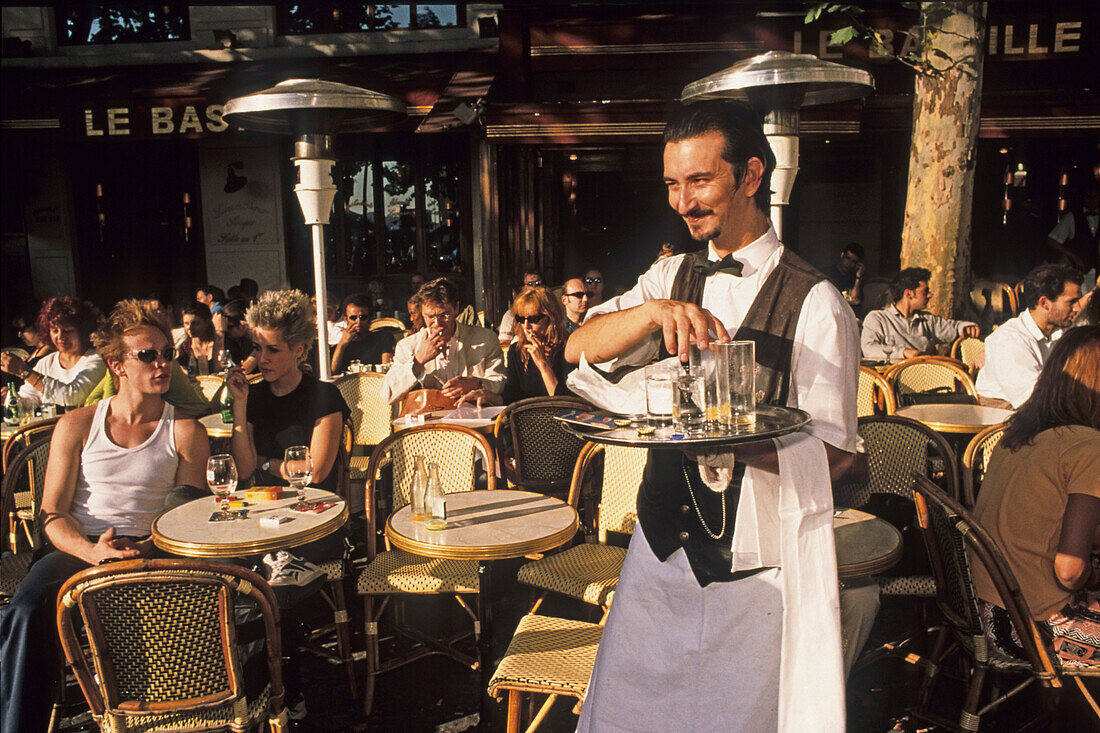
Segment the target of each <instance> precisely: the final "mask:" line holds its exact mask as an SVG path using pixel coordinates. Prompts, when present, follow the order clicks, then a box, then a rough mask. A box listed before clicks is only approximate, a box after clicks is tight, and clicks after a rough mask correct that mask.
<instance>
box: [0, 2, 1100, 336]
mask: <svg viewBox="0 0 1100 733" xmlns="http://www.w3.org/2000/svg"><path fill="white" fill-rule="evenodd" d="M74 7H77V6H60V5H59V6H51V7H19V8H9V7H5V8H4V9H3V36H4V53H3V59H2V65H0V69H2V80H3V90H2V92H0V94H2V99H3V112H2V145H3V159H2V165H3V185H4V196H3V199H4V208H3V259H4V267H3V270H4V274H3V283H4V298H3V300H4V310H5V320H6V321H7V320H10V318H9V317H8V312H9V311H11V310H17V309H20V308H26V307H29V304H30V303H32V302H33V301H34V300H35V299H41V298H43V297H46V296H48V295H51V294H56V293H78V294H80V295H81V296H82V297H85V298H88V299H90V300H93V301H95V302H97V303H98V304H100V305H104V306H105V305H110V304H111V303H113V302H114V301H115V300H117V299H119V298H121V297H126V296H141V295H148V294H153V293H158V294H161V295H162V296H166V297H172V298H174V299H176V300H177V301H179V300H182V299H185V298H186V297H188V296H189V295H191V294H193V287H194V286H195V285H197V284H199V283H204V282H210V283H213V284H215V285H219V286H221V287H223V288H225V287H228V286H229V285H232V284H235V283H237V282H238V281H239V280H240V278H242V277H251V278H253V279H255V280H257V281H258V282H259V283H260V286H261V288H270V287H278V286H285V285H293V286H296V287H302V288H304V289H307V290H308V289H311V288H312V274H311V268H312V260H311V255H310V237H309V232H308V231H307V229H306V227H305V226H304V225H303V224H302V218H301V212H300V211H299V209H298V205H297V202H296V201H295V199H294V197H293V194H292V187H293V184H294V181H295V175H296V174H295V169H294V166H293V165H292V163H291V161H290V157H291V155H292V145H291V140H290V138H284V137H279V136H274V135H267V134H263V133H257V132H248V131H243V130H239V129H236V128H234V127H233V126H232V125H230V124H228V123H227V122H226V120H225V119H224V118H223V111H224V105H225V102H226V101H227V100H228V99H231V98H233V97H237V96H242V95H246V94H250V93H252V92H255V91H259V90H261V89H266V88H268V87H271V86H273V85H274V84H275V83H277V82H279V81H282V80H284V79H290V78H319V79H325V80H329V81H336V82H342V83H347V84H353V85H356V86H360V87H364V88H367V89H372V90H374V91H379V92H384V93H386V94H389V95H392V96H394V97H396V98H398V99H400V100H401V101H402V102H404V103H405V105H406V108H407V110H408V116H407V117H406V118H405V119H404V120H402V121H400V122H397V123H395V124H393V125H392V126H391V127H390V128H389V129H387V130H386V131H385V132H380V133H369V134H367V133H364V134H352V135H342V136H340V137H339V138H338V139H337V153H338V155H339V162H338V164H337V166H336V168H335V170H334V178H335V179H336V180H335V182H336V184H337V187H338V189H339V192H338V194H337V199H336V203H335V211H334V215H333V217H332V224H331V225H330V226H329V227H328V228H327V231H326V236H327V238H328V241H327V258H328V259H327V263H326V266H327V273H328V282H329V287H330V289H331V290H332V291H333V293H334V294H335V295H336V296H342V295H344V294H346V293H348V292H351V291H352V290H359V289H362V288H363V286H364V285H365V284H366V282H367V281H368V280H370V279H378V280H380V281H381V282H382V283H383V285H384V287H385V288H386V291H387V293H388V294H389V295H390V297H391V299H392V300H393V301H394V302H395V303H400V302H401V298H402V297H404V295H405V294H407V292H408V289H409V280H410V278H411V276H412V274H413V273H414V272H417V271H419V272H423V273H426V274H427V275H428V276H434V275H448V276H451V277H453V278H455V279H456V280H457V281H458V282H459V283H461V286H462V288H463V290H464V292H465V294H466V296H467V297H468V298H469V299H470V301H471V302H472V303H474V304H475V307H476V308H477V309H478V310H485V311H486V313H487V315H488V316H489V317H490V318H493V319H495V318H498V317H499V315H500V313H501V312H502V310H503V308H505V307H506V303H507V300H506V299H507V297H508V294H509V292H510V291H511V289H512V288H513V287H514V285H515V283H516V282H518V281H519V279H520V277H521V275H522V272H523V270H524V269H527V268H531V267H533V268H536V269H539V270H540V271H541V272H542V274H543V275H544V277H545V278H546V279H547V280H549V281H550V282H552V283H554V284H557V283H560V282H561V280H562V279H564V278H566V277H570V276H573V275H575V274H577V273H580V272H583V271H584V270H585V269H588V268H589V267H597V268H599V269H601V270H602V271H603V273H604V274H605V277H606V278H607V279H608V281H609V292H610V290H611V289H613V288H614V287H616V286H619V287H629V285H630V284H632V282H633V280H634V278H635V277H636V276H637V275H638V274H639V273H640V272H641V271H642V270H643V269H644V268H645V267H646V266H647V265H648V264H649V262H651V261H652V260H653V259H654V258H655V257H656V254H657V251H658V250H659V248H660V247H661V245H662V244H663V243H665V242H672V243H673V245H674V247H675V248H685V247H689V246H691V245H690V243H689V242H688V241H687V240H686V238H685V233H684V231H683V226H682V224H681V223H680V222H679V220H678V219H677V217H676V216H675V215H674V214H673V213H672V212H671V210H670V209H669V208H668V205H667V202H666V196H665V192H664V190H663V183H662V179H661V161H660V151H661V142H660V135H661V130H662V127H663V122H662V121H663V119H664V116H665V114H666V112H667V110H668V108H669V107H670V105H673V104H676V103H677V100H678V98H679V94H680V91H681V89H682V88H683V87H684V85H686V84H687V83H689V82H691V81H694V80H696V79H699V78H701V77H703V76H706V75H708V74H711V73H713V72H715V71H718V70H720V69H723V68H726V67H728V66H729V65H731V64H732V63H734V62H735V61H738V60H740V59H744V58H748V57H751V56H754V55H757V54H760V53H763V52H765V51H768V50H787V51H793V52H797V53H808V54H813V55H816V56H819V57H821V58H825V59H828V60H831V61H836V62H839V63H846V64H852V65H855V66H860V67H862V68H866V69H867V70H869V71H870V72H871V73H872V75H873V77H874V80H875V86H876V89H875V92H874V93H873V94H872V95H871V96H869V97H867V98H866V99H863V100H860V101H857V102H849V103H842V104H835V105H826V106H820V107H813V108H807V109H806V110H804V111H803V114H802V119H801V127H800V136H801V159H800V172H799V174H798V178H797V180H796V183H795V186H794V191H793V193H792V197H791V203H790V206H789V207H788V209H787V210H786V212H785V214H784V222H785V224H784V238H785V240H786V242H787V243H788V244H789V245H790V246H791V247H793V248H794V249H796V250H797V251H799V252H800V253H801V254H803V256H805V257H807V258H808V259H809V260H810V261H812V262H814V263H816V264H818V265H819V266H821V267H827V266H829V265H830V263H831V262H832V260H833V259H834V258H835V257H836V254H837V252H838V251H839V249H840V248H841V247H843V246H844V245H845V244H846V243H848V242H853V241H854V242H859V243H861V244H862V245H863V246H864V247H865V248H866V250H867V252H868V257H867V261H868V267H869V269H870V271H871V273H872V274H881V275H886V274H889V273H890V271H892V270H895V269H896V268H897V267H898V255H899V252H900V235H901V226H902V220H903V212H904V207H905V188H906V175H907V166H908V155H909V131H910V128H911V122H912V71H911V70H910V69H908V68H907V67H905V66H903V65H901V64H899V63H897V62H896V61H892V60H890V59H888V58H884V57H876V56H873V55H869V54H868V53H867V51H866V50H865V49H864V48H862V47H860V46H859V45H858V44H856V43H851V44H848V45H846V46H845V47H843V48H834V47H830V46H829V45H828V37H829V35H830V33H831V31H832V30H833V29H834V28H835V27H836V26H837V25H839V24H840V22H839V21H837V20H835V19H829V18H826V19H823V20H820V21H817V22H815V23H814V24H811V25H806V24H804V22H803V19H802V15H803V11H802V10H801V9H800V8H801V7H802V6H801V4H798V5H797V6H796V5H795V4H792V3H771V4H769V3H763V4H751V5H746V4H732V3H731V4H728V5H726V4H717V3H712V4H706V5H700V6H698V7H696V6H692V5H687V6H685V5H683V4H678V3H677V4H673V3H647V4H615V5H607V6H604V5H600V4H586V5H581V4H566V3H553V2H552V3H510V2H505V3H495V4H488V3H486V4H474V3H471V4H466V5H356V6H350V5H339V4H324V3H321V4H318V5H315V6H310V7H309V10H308V12H306V11H303V10H301V8H303V7H304V6H300V5H295V6H291V5H269V6H213V5H195V6H164V8H163V13H164V14H165V17H156V16H155V13H154V14H152V15H151V16H150V18H151V20H149V21H148V24H149V29H148V33H149V34H151V36H152V37H155V38H156V40H135V38H137V37H138V36H140V31H141V29H140V28H139V29H138V31H134V30H133V24H131V27H129V28H128V29H123V30H124V31H125V32H123V31H118V32H116V33H114V36H113V37H112V36H111V34H110V33H109V32H107V31H108V30H109V29H108V28H107V26H108V25H109V20H110V19H109V18H107V17H106V15H104V16H103V17H101V18H97V17H93V16H90V15H89V13H90V12H91V11H80V10H74V9H73V8H74ZM96 7H97V8H99V9H100V11H101V12H103V13H106V12H107V11H106V10H104V8H109V7H110V4H103V5H99V6H96ZM158 7H159V6H158ZM904 12H905V11H902V10H898V11H897V12H896V13H893V14H881V15H878V16H871V17H869V18H868V20H869V22H871V24H872V25H873V26H874V27H876V28H880V29H882V30H883V31H885V33H886V36H887V38H888V41H889V42H890V43H891V44H892V45H893V46H894V48H895V50H896V51H902V50H904V45H905V39H904V33H903V31H904V29H905V28H907V27H908V25H909V23H910V22H911V20H912V19H911V18H909V17H907V16H906V15H904ZM105 29H106V30H105ZM127 33H129V35H127ZM135 33H137V36H135V35H134V34H135ZM986 41H987V43H986V49H985V64H984V80H983V85H984V86H983V98H982V113H981V128H980V139H979V144H978V146H977V150H976V161H975V190H974V205H973V217H974V225H973V268H974V271H975V272H976V273H977V274H979V275H993V274H1000V275H1006V276H1011V275H1019V274H1021V273H1022V271H1026V269H1028V267H1029V266H1030V265H1031V264H1032V263H1033V261H1034V262H1035V263H1037V261H1038V259H1040V258H1041V257H1042V254H1043V253H1042V242H1043V241H1044V240H1045V236H1046V232H1047V231H1049V229H1050V227H1051V226H1053V225H1054V223H1055V221H1056V220H1057V218H1058V216H1059V214H1060V212H1061V211H1064V210H1066V209H1067V208H1068V207H1072V206H1073V205H1074V203H1075V196H1076V195H1078V193H1079V191H1078V188H1079V183H1078V181H1080V179H1081V177H1082V176H1087V175H1088V174H1089V173H1090V172H1091V171H1092V167H1093V166H1095V165H1096V164H1097V161H1098V152H1100V151H1098V150H1097V145H1098V142H1100V94H1098V91H1097V89H1096V87H1095V77H1096V74H1095V69H1096V68H1097V67H1098V66H1100V63H1098V62H1100V58H1098V56H1100V54H1098V49H1097V45H1098V44H1097V13H1096V10H1095V9H1094V8H1092V7H1091V5H1090V4H1089V3H1086V2H1080V3H1075V2H1070V3H1058V4H1057V5H1056V7H1055V6H1054V4H1051V6H1049V7H1043V8H1040V9H1032V8H1031V7H1030V6H1024V5H1016V4H1008V5H1006V6H1001V5H999V4H991V7H990V10H989V18H988V28H987V36H986Z"/></svg>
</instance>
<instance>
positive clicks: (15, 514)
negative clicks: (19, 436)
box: [0, 426, 53, 554]
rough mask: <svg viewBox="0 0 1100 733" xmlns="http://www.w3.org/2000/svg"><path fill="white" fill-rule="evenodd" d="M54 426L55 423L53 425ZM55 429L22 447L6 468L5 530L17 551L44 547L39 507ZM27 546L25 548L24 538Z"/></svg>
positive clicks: (3, 498) (0, 485) (14, 550)
mask: <svg viewBox="0 0 1100 733" xmlns="http://www.w3.org/2000/svg"><path fill="white" fill-rule="evenodd" d="M51 427H52V426H51ZM52 437H53V434H52V432H40V433H38V434H37V437H35V438H33V439H31V441H30V443H29V444H27V445H26V446H25V447H24V448H23V449H22V450H20V451H18V452H16V453H15V455H14V456H12V457H11V460H10V461H9V462H8V465H7V467H6V470H5V471H4V479H3V483H2V484H0V487H2V490H0V491H2V494H0V495H2V502H3V504H2V507H3V511H2V517H3V529H4V533H5V535H6V536H7V540H8V546H9V548H10V549H11V551H12V552H13V553H16V554H23V553H22V551H25V550H36V549H38V548H39V547H41V546H42V528H41V527H40V526H39V523H38V509H39V507H40V506H41V505H42V490H43V487H44V484H45V481H46V464H47V462H48V461H49V457H50V440H51V439H52ZM20 535H22V538H23V539H24V540H25V541H26V545H27V547H25V548H24V547H21V544H22V542H21V539H20Z"/></svg>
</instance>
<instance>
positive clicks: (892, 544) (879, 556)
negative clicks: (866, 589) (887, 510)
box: [833, 507, 902, 580]
mask: <svg viewBox="0 0 1100 733" xmlns="http://www.w3.org/2000/svg"><path fill="white" fill-rule="evenodd" d="M833 536H834V537H835V538H836V569H837V575H838V576H839V577H840V579H841V580H845V579H851V578H860V577H863V576H866V575H874V574H876V573H881V572H883V571H886V570H889V569H890V568H892V567H893V566H894V565H895V564H897V562H898V560H900V559H901V549H902V543H901V532H899V531H898V529H897V527H895V526H894V525H892V524H890V523H889V522H887V521H886V520H885V519H881V518H879V517H876V516H875V515H874V514H868V513H867V512H862V511H860V510H859V509H846V508H840V507H838V508H837V509H836V511H835V512H834V513H833Z"/></svg>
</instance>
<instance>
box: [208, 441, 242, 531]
mask: <svg viewBox="0 0 1100 733" xmlns="http://www.w3.org/2000/svg"><path fill="white" fill-rule="evenodd" d="M206 483H207V485H208V486H209V487H210V490H211V491H212V492H214V496H216V497H217V499H218V501H219V502H220V504H221V510H222V513H221V518H222V519H232V516H231V515H230V514H229V494H230V493H232V492H233V491H234V490H235V489H236V488H237V464H236V463H234V462H233V456H231V455H229V454H228V453H219V454H217V455H213V456H210V458H208V459H207V460H206Z"/></svg>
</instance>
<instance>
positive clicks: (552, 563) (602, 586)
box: [518, 544, 626, 606]
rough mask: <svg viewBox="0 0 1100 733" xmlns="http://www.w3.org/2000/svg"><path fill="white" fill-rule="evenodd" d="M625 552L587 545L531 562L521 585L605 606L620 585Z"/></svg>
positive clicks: (521, 576)
mask: <svg viewBox="0 0 1100 733" xmlns="http://www.w3.org/2000/svg"><path fill="white" fill-rule="evenodd" d="M625 559H626V549H625V548H622V547H615V546H613V545H596V544H585V545H577V546H576V547H570V548H569V549H568V550H565V551H564V552H559V553H557V554H554V555H548V556H546V557H544V558H541V559H539V560H535V561H533V562H529V563H527V564H526V565H524V566H523V567H521V568H520V569H519V575H518V579H519V582H521V583H525V584H526V585H532V586H534V587H536V588H541V589H543V590H549V591H554V592H555V593H561V594H563V595H566V596H569V597H571V598H578V599H580V600H583V601H584V602H585V603H591V604H593V605H597V606H602V605H604V604H606V603H607V599H608V596H609V595H610V594H611V593H612V592H613V591H614V590H615V588H616V586H617V585H618V583H619V572H620V571H621V570H622V568H623V561H624V560H625Z"/></svg>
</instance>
